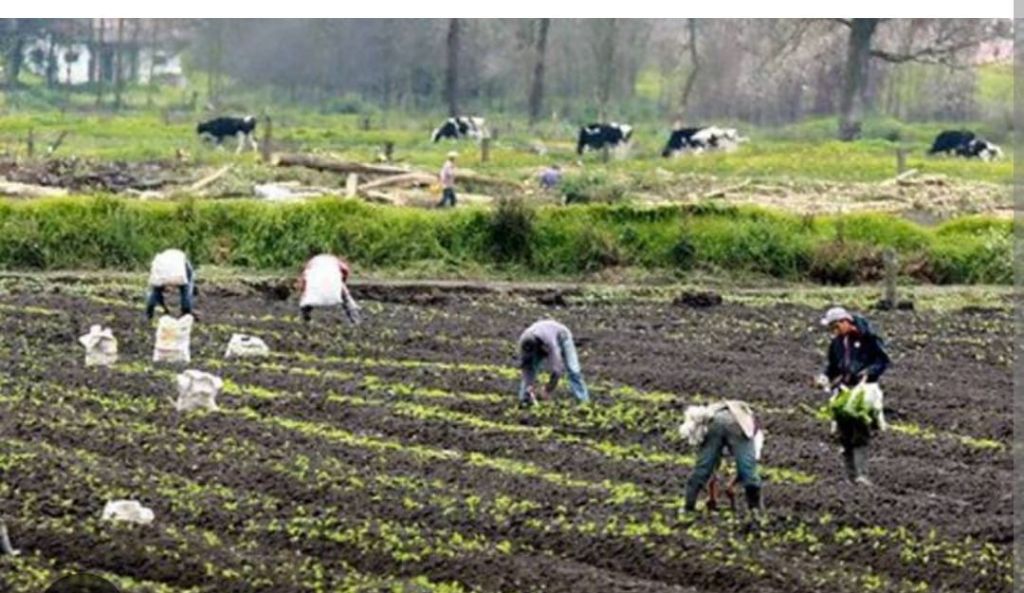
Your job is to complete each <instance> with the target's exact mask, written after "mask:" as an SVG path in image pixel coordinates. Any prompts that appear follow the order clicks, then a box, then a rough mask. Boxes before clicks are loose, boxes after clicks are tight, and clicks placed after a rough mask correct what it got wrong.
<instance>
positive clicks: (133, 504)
mask: <svg viewBox="0 0 1024 593" xmlns="http://www.w3.org/2000/svg"><path fill="white" fill-rule="evenodd" d="M153 517H154V515H153V510H152V509H149V508H146V507H144V506H142V505H141V504H140V503H139V501H137V500H112V501H110V502H108V503H107V504H106V506H104V507H103V520H104V521H125V522H128V523H136V524H138V525H149V524H150V523H152V522H153Z"/></svg>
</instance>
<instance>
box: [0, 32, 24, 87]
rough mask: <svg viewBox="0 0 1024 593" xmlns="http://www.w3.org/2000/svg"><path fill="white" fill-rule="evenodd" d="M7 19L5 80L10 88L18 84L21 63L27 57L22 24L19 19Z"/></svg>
mask: <svg viewBox="0 0 1024 593" xmlns="http://www.w3.org/2000/svg"><path fill="white" fill-rule="evenodd" d="M5 20H6V21H7V40H6V43H5V44H4V45H5V47H4V50H5V51H4V74H5V78H6V80H5V81H4V82H5V83H6V85H7V88H8V89H12V90H13V89H14V88H15V87H16V86H18V77H19V76H20V75H21V65H22V63H23V62H24V59H25V57H24V56H25V39H24V38H23V37H22V35H21V31H20V28H21V24H20V23H19V21H18V19H5Z"/></svg>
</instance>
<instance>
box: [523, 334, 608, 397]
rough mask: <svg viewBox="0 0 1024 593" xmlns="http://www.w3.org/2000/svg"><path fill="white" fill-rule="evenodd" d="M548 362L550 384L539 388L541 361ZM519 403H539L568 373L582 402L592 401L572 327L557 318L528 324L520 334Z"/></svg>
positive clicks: (575, 394)
mask: <svg viewBox="0 0 1024 593" xmlns="http://www.w3.org/2000/svg"><path fill="white" fill-rule="evenodd" d="M545 361H546V362H547V365H548V370H549V371H550V372H551V376H550V378H549V380H548V383H547V385H546V386H543V387H541V391H540V393H538V392H537V374H538V372H539V371H540V368H541V364H542V363H543V362H545ZM519 368H520V370H521V371H522V380H521V381H520V384H519V405H520V406H523V407H529V406H533V405H536V403H537V400H538V399H542V400H543V399H547V398H549V397H550V396H551V393H552V392H554V390H555V387H557V386H558V380H559V379H560V378H561V377H562V375H568V378H569V388H570V389H571V390H572V394H573V396H574V397H575V398H576V401H577V402H578V403H581V404H582V403H586V402H588V401H590V395H589V394H588V393H587V386H586V384H585V383H584V382H583V373H582V371H581V370H580V360H579V356H578V355H577V353H576V345H575V344H574V343H573V340H572V332H570V331H569V328H567V327H565V326H564V325H562V324H561V323H558V322H557V321H555V320H553V319H542V320H540V321H538V322H537V323H534V324H533V325H531V326H530V327H528V328H526V331H524V332H523V333H522V335H520V336H519Z"/></svg>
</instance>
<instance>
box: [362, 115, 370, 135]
mask: <svg viewBox="0 0 1024 593" xmlns="http://www.w3.org/2000/svg"><path fill="white" fill-rule="evenodd" d="M369 129H370V116H369V115H367V116H365V117H363V131H364V132H365V131H367V130H369Z"/></svg>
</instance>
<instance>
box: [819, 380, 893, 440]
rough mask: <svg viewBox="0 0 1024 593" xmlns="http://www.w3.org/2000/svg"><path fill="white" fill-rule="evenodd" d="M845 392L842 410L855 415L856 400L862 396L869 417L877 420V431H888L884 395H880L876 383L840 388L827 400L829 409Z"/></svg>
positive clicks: (880, 391)
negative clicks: (868, 411) (869, 414)
mask: <svg viewBox="0 0 1024 593" xmlns="http://www.w3.org/2000/svg"><path fill="white" fill-rule="evenodd" d="M847 392H849V396H848V397H846V402H845V406H844V409H845V410H846V411H847V413H848V414H851V415H855V414H856V413H857V411H858V410H857V404H858V400H859V398H860V396H861V394H863V398H864V399H863V403H864V407H866V408H867V409H868V410H870V413H871V415H872V416H874V417H875V418H876V419H877V421H878V429H879V430H883V431H884V430H888V429H889V424H888V423H887V422H886V421H885V394H884V393H882V388H881V387H879V385H878V383H868V382H862V383H860V384H858V385H856V386H854V387H840V388H838V389H836V390H835V391H833V393H832V397H831V398H830V399H829V405H830V407H832V405H833V404H834V402H835V401H836V400H837V399H838V398H840V397H842V396H845V395H846V394H847ZM834 424H835V423H834V422H833V425H834ZM833 432H834V431H833Z"/></svg>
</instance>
